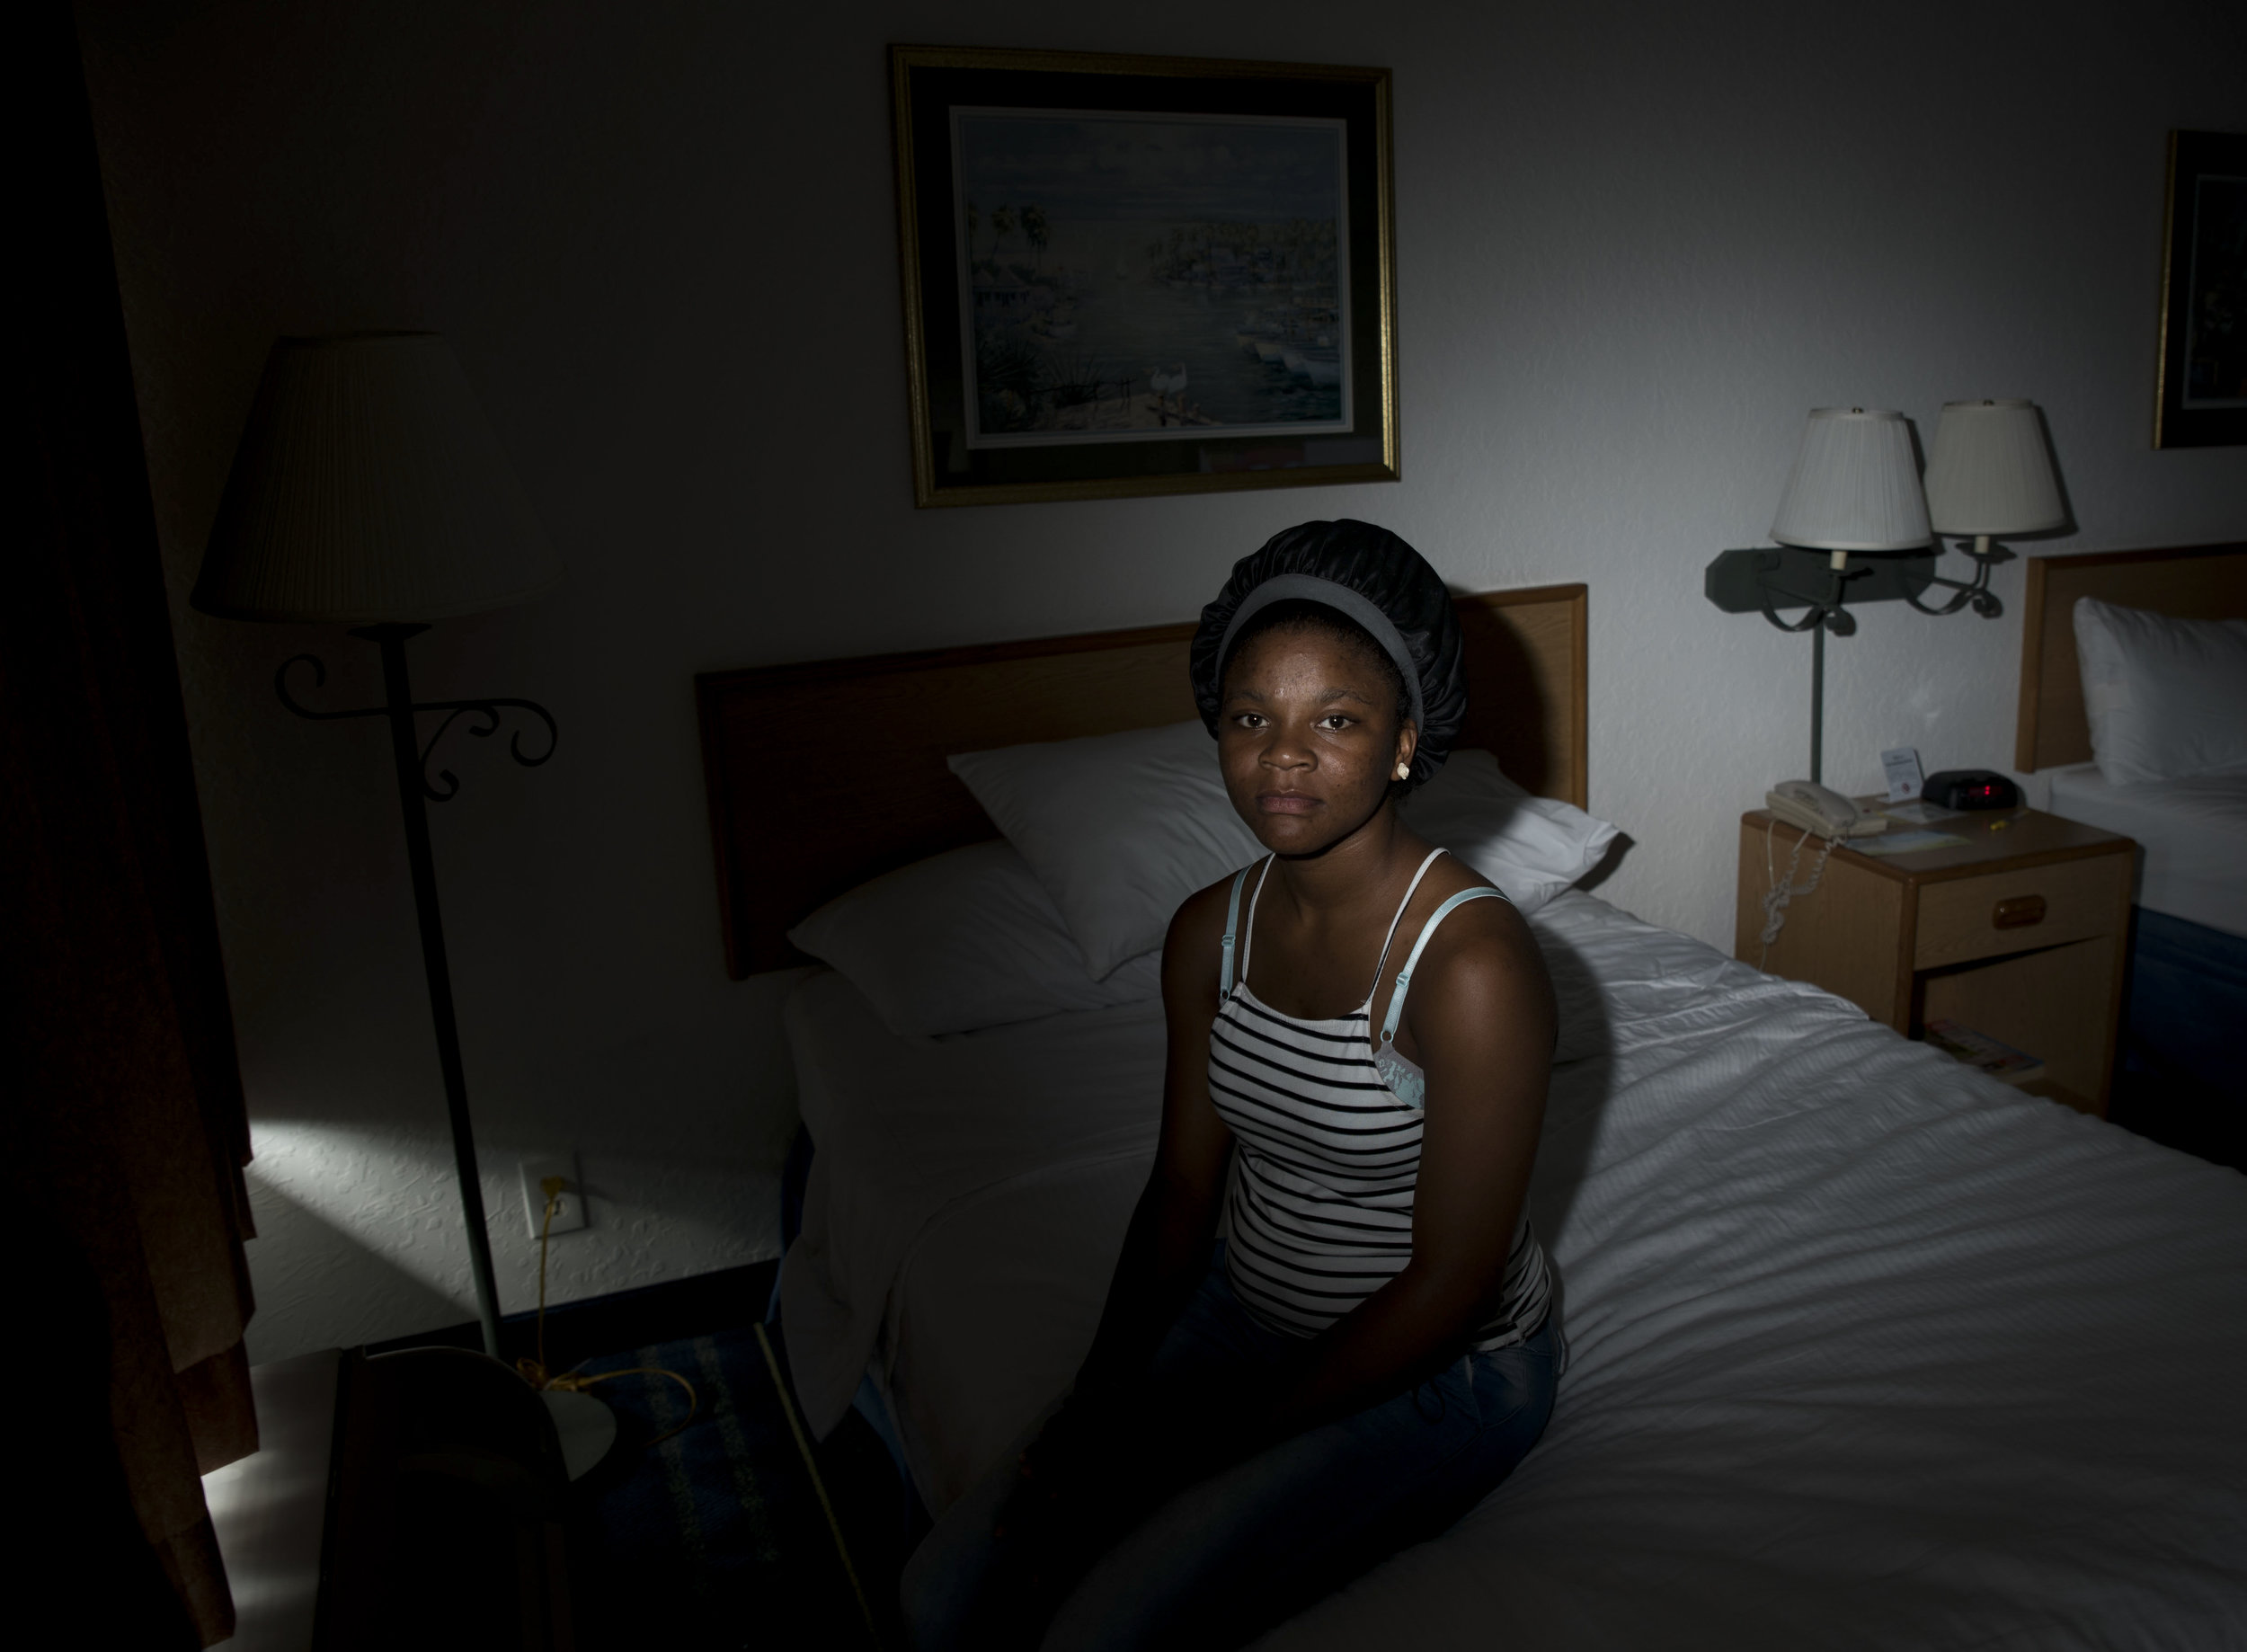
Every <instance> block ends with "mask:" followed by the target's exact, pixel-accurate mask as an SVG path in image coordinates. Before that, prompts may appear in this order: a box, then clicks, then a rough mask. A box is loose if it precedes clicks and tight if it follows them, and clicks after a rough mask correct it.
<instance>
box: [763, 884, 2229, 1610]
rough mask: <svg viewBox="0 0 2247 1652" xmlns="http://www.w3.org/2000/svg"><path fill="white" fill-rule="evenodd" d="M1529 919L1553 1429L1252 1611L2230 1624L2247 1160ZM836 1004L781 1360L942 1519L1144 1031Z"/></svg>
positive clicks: (1641, 951)
mask: <svg viewBox="0 0 2247 1652" xmlns="http://www.w3.org/2000/svg"><path fill="white" fill-rule="evenodd" d="M1537 926H1538V928H1539V929H1540V932H1541V937H1542V938H1543V939H1545V940H1546V942H1547V945H1548V950H1549V952H1550V953H1554V954H1556V955H1558V956H1559V960H1560V963H1561V968H1560V970H1559V973H1560V975H1561V979H1562V989H1563V993H1564V997H1566V996H1571V995H1572V996H1574V997H1575V998H1576V1000H1577V1001H1576V1004H1575V1006H1574V1009H1575V1013H1576V1016H1577V1017H1579V1018H1582V1017H1585V1016H1587V1015H1588V1016H1589V1017H1591V1018H1592V1019H1593V1021H1594V1023H1596V1022H1598V1021H1600V1020H1602V1019H1603V1020H1604V1021H1605V1022H1606V1023H1607V1026H1608V1027H1609V1029H1610V1030H1609V1032H1608V1033H1607V1035H1606V1039H1607V1041H1608V1042H1610V1043H1612V1053H1610V1054H1608V1055H1605V1056H1594V1057H1593V1058H1590V1059H1585V1060H1581V1061H1574V1062H1571V1063H1569V1064H1568V1066H1566V1067H1565V1068H1563V1069H1561V1070H1559V1072H1557V1074H1556V1078H1555V1083H1554V1087H1553V1097H1552V1106H1551V1109H1550V1122H1549V1124H1548V1128H1547V1131H1546V1136H1545V1141H1544V1143H1543V1146H1542V1148H1541V1155H1540V1160H1539V1168H1538V1176H1537V1180H1536V1185H1535V1187H1534V1189H1533V1193H1532V1199H1533V1205H1534V1211H1535V1214H1536V1218H1537V1221H1538V1223H1539V1227H1540V1230H1541V1232H1542V1233H1543V1235H1544V1237H1545V1239H1546V1242H1547V1244H1548V1246H1549V1248H1550V1251H1551V1254H1552V1257H1553V1259H1554V1263H1555V1266H1556V1269H1557V1271H1558V1274H1559V1281H1560V1300H1561V1302H1562V1310H1561V1312H1562V1324H1563V1326H1564V1328H1565V1330H1566V1333H1567V1336H1568V1341H1569V1343H1570V1346H1571V1349H1572V1363H1571V1364H1570V1366H1569V1369H1568V1374H1567V1377H1566V1379H1565V1380H1564V1381H1563V1383H1562V1387H1561V1392H1560V1399H1559V1405H1558V1407H1557V1408H1556V1411H1555V1414H1554V1417H1553V1421H1552V1424H1551V1426H1550V1429H1549V1430H1548V1432H1547V1434H1546V1437H1545V1439H1544V1441H1543V1443H1541V1444H1540V1446H1539V1447H1538V1449H1537V1450H1536V1451H1535V1452H1532V1454H1531V1456H1530V1457H1529V1459H1528V1460H1527V1461H1525V1462H1524V1463H1523V1466H1522V1467H1521V1468H1520V1469H1519V1470H1517V1471H1516V1472H1515V1474H1514V1477H1513V1478H1512V1479H1510V1480H1509V1481H1508V1482H1507V1483H1506V1484H1505V1486H1503V1487H1501V1488H1499V1489H1498V1490H1497V1492H1496V1493H1494V1494H1493V1496H1492V1497H1490V1498H1489V1499H1488V1500H1487V1501H1486V1502H1485V1503H1484V1504H1483V1505H1481V1506H1480V1507H1479V1509H1477V1510H1476V1511H1475V1512H1474V1513H1473V1514H1470V1516H1469V1517H1468V1518H1467V1519H1466V1520H1465V1521H1463V1522H1462V1523H1461V1524H1460V1525H1459V1526H1458V1527H1456V1528H1454V1530H1453V1531H1452V1532H1449V1533H1447V1534H1446V1535H1445V1536H1444V1537H1443V1538H1442V1539H1440V1540H1438V1541H1434V1542H1433V1543H1428V1544H1424V1545H1422V1546H1420V1547H1418V1548H1417V1549H1414V1550H1408V1552H1406V1553H1405V1554H1402V1555H1400V1556H1399V1557H1397V1558H1396V1559H1393V1560H1391V1561H1390V1562H1389V1563H1388V1564H1387V1565H1385V1566H1383V1567H1381V1568H1379V1569H1377V1570H1376V1571H1375V1572H1373V1573H1372V1574H1371V1575H1369V1576H1368V1577H1364V1578H1363V1579H1361V1580H1360V1581H1359V1582H1358V1583H1357V1584H1355V1585H1353V1586H1352V1587H1350V1588H1349V1589H1347V1590H1346V1591H1344V1592H1343V1593H1342V1594H1339V1595H1337V1596H1336V1597H1334V1598H1333V1599H1331V1600H1329V1601H1328V1602H1326V1603H1323V1604H1322V1605H1320V1606H1319V1607H1317V1608H1315V1609H1313V1610H1312V1611H1311V1612H1308V1613H1306V1614H1304V1615H1303V1616H1302V1617H1301V1618H1299V1619H1297V1620H1295V1621H1293V1622H1292V1623H1290V1624H1288V1625H1286V1626H1284V1627H1283V1629H1281V1630H1278V1631H1276V1632H1275V1633H1274V1635H1273V1636H1272V1637H1271V1638H1270V1639H1269V1641H1268V1643H1267V1644H1269V1645H1270V1646H1273V1647H1283V1648H1299V1647H1300V1648H1313V1647H1316V1648H1326V1647H1334V1648H1342V1647H1348V1648H1371V1647H1382V1648H1386V1647H1392V1646H1394V1647H1417V1646H1430V1647H1433V1646H1445V1645H1485V1644H1497V1643H1499V1642H1500V1641H1502V1642H1503V1644H1505V1646H1507V1647H1509V1648H1514V1647H1523V1648H1546V1647H1550V1648H1605V1647H1615V1648H1643V1647H1683V1646H1696V1647H1697V1646H1710V1647H1719V1646H1720V1647H1726V1648H1740V1647H1751V1648H1762V1647H1772V1646H1790V1647H1791V1646H1803V1645H1817V1646H1852V1647H1854V1646H1862V1647H1868V1648H1872V1647H1880V1648H1887V1647H1901V1646H1914V1647H1937V1646H1940V1647H1962V1648H1963V1647H1975V1648H1985V1647H2015V1646H2017V1647H2022V1648H2029V1647H2035V1648H2047V1647H2077V1646H2081V1647H2123V1646H2146V1647H2154V1646H2163V1647H2187V1646H2190V1647H2221V1646H2234V1645H2247V1639H2243V1634H2247V1631H2243V1630H2242V1629H2241V1627H2240V1626H2241V1624H2242V1623H2243V1622H2247V1584H2243V1581H2242V1571H2241V1568H2242V1564H2243V1562H2242V1557H2243V1556H2247V1427H2243V1426H2242V1422H2241V1416H2242V1410H2241V1405H2240V1401H2239V1398H2238V1396H2239V1395H2240V1394H2241V1393H2243V1392H2247V1178H2243V1177H2240V1176H2238V1175H2237V1174H2235V1173H2234V1172H2231V1171H2228V1170H2224V1169H2219V1168H2215V1167H2212V1166H2209V1165H2206V1164H2204V1163H2201V1162H2200V1161H2198V1160H2194V1159H2186V1158H2184V1157H2183V1156H2181V1155H2179V1154H2176V1153H2172V1152H2170V1151H2168V1150H2164V1149H2161V1148H2157V1147H2154V1146H2152V1145H2151V1144H2149V1143H2146V1142H2144V1141H2139V1140H2138V1139H2136V1138H2135V1137H2132V1136H2129V1135H2127V1134H2125V1133H2124V1132H2120V1131H2118V1130H2115V1129H2112V1128H2110V1127H2109V1126H2107V1125H2104V1124H2100V1123H2098V1122H2097V1121H2094V1120H2092V1119H2089V1118H2086V1117H2084V1116H2083V1115H2080V1114H2076V1113H2074V1112H2072V1111H2070V1110H2068V1109H2066V1108H2063V1107H2060V1106H2056V1105H2054V1104H2051V1103H2048V1102H2044V1101H2040V1100H2038V1099H2037V1098H2035V1097H2023V1096H2021V1095H2019V1094H2017V1093H2016V1092H2014V1091H2012V1090H2011V1089H2008V1088H2005V1087H2004V1086H2003V1085H1999V1084H1997V1083H1995V1082H1994V1081H1992V1080H1989V1079H1983V1078H1980V1077H1978V1076H1976V1075H1975V1074H1972V1073H1969V1072H1967V1071H1965V1070H1961V1069H1959V1068H1958V1067H1956V1066H1955V1065H1953V1064H1952V1063H1950V1062H1949V1061H1946V1060H1944V1059H1943V1058H1942V1057H1941V1056H1940V1055H1937V1054H1935V1053H1933V1052H1930V1051H1928V1050H1927V1049H1925V1048H1924V1047H1923V1046H1921V1045H1916V1044H1908V1043H1906V1042H1905V1041H1904V1040H1902V1039H1899V1038H1897V1037H1896V1036H1895V1035H1893V1034H1892V1033H1890V1032H1888V1031H1887V1029H1885V1028H1882V1027H1879V1026H1874V1025H1873V1024H1871V1023H1870V1022H1869V1021H1867V1020H1866V1019H1865V1018H1864V1017H1862V1016H1861V1014H1860V1013H1859V1012H1858V1011H1857V1010H1855V1009H1854V1008H1852V1007H1851V1006H1849V1005H1848V1004H1846V1003H1844V1002H1843V1001H1842V1000H1840V999H1834V998H1831V997H1828V996H1826V995H1825V994H1823V993H1820V992H1818V991H1816V990H1813V989H1810V988H1807V987H1803V986H1799V985H1797V984H1794V983H1790V982H1783V981H1775V980H1772V979H1770V978H1768V977H1764V976H1762V975H1760V974H1758V973H1756V972H1754V971H1753V970H1750V969H1748V968H1747V967H1746V966H1745V965H1742V964H1736V963H1735V962H1733V961H1731V960H1729V959H1727V958H1724V957H1723V956H1721V955H1719V954H1717V953H1715V952H1714V951H1712V950H1711V949H1710V948H1708V947H1706V946H1701V945H1700V944H1699V943H1697V942H1694V941H1692V940H1689V939H1687V938H1685V937H1682V936H1678V935H1675V934H1674V933H1671V932H1669V931H1666V930H1662V929H1657V928H1652V927H1651V926H1648V925H1645V924H1641V923H1639V922H1638V921H1636V920H1635V919H1630V918H1628V917H1626V916H1625V915H1623V914H1621V913H1620V912H1617V911H1615V910H1614V909H1612V908H1611V907H1607V906H1606V905H1604V904H1603V902H1600V901H1596V900H1594V899H1593V898H1591V897H1588V896H1583V895H1570V896H1566V897H1563V898H1562V900H1560V901H1556V902H1555V903H1554V905H1553V906H1551V907H1550V908H1548V909H1547V910H1546V911H1545V912H1543V913H1541V914H1540V915H1539V918H1538V919H1537ZM1593 979H1596V981H1597V982H1598V988H1597V990H1596V992H1595V993H1594V992H1592V991H1590V990H1589V988H1588V982H1589V981H1591V980H1593ZM854 999H856V994H855V993H853V992H852V991H851V990H850V989H849V988H848V986H847V985H845V984H844V983H842V982H841V981H838V980H835V979H834V978H831V977H827V978H814V979H813V981H810V982H807V983H806V985H805V987H804V989H803V990H801V992H800V994H799V996H798V998H797V999H796V1001H795V1004H794V1005H793V1006H792V1008H791V1015H790V1027H791V1035H792V1037H793V1038H794V1040H795V1048H796V1051H797V1056H798V1060H799V1062H800V1063H801V1064H802V1067H803V1070H804V1095H805V1106H806V1117H807V1120H808V1121H809V1122H810V1124H811V1128H812V1131H813V1137H814V1140H815V1141H817V1142H818V1144H819V1148H820V1153H819V1157H818V1158H817V1159H815V1160H814V1161H813V1182H812V1186H811V1188H810V1189H809V1192H808V1196H807V1201H806V1209H805V1229H804V1239H802V1240H800V1241H799V1244H798V1247H797V1248H796V1250H795V1251H793V1252H791V1254H790V1257H789V1261H788V1266H787V1273H786V1283H785V1284H784V1287H783V1288H784V1292H785V1304H786V1315H787V1331H788V1340H789V1346H790V1351H791V1358H792V1359H793V1360H794V1362H795V1372H796V1376H797V1380H798V1382H799V1384H800V1385H801V1386H802V1388H803V1390H804V1399H805V1403H806V1407H807V1409H808V1410H810V1411H811V1412H812V1414H813V1421H814V1424H815V1426H818V1427H819V1428H821V1429H822V1431H823V1430H824V1429H825V1428H826V1427H828V1426H831V1425H832V1423H833V1422H834V1421H835V1420H836V1419H837V1418H839V1417H840V1415H841V1413H842V1411H843V1409H844V1408H845V1407H846V1406H847V1405H848V1398H849V1394H850V1392H851V1391H852V1390H853V1389H854V1388H855V1386H856V1384H857V1380H858V1375H859V1372H860V1371H861V1370H862V1369H863V1366H864V1363H865V1361H866V1358H867V1356H868V1355H869V1354H875V1353H877V1352H878V1354H879V1357H880V1361H881V1368H882V1369H883V1370H884V1371H885V1372H886V1373H887V1375H888V1378H889V1383H890V1387H891V1390H892V1392H893V1396H894V1400H895V1408H896V1410H897V1412H898V1414H899V1419H900V1423H901V1431H902V1432H903V1434H905V1436H906V1441H907V1448H908V1452H909V1456H910V1459H911V1461H912V1465H913V1468H914V1471H915V1477H916V1479H918V1480H919V1484H920V1488H921V1491H922V1495H923V1496H924V1497H925V1498H927V1499H928V1503H929V1505H930V1507H931V1509H932V1511H940V1510H941V1508H942V1507H943V1506H944V1505H946V1504H947V1503H948V1502H949V1501H950V1499H951V1498H952V1497H955V1496H956V1495H957V1493H958V1491H959V1490H960V1489H961V1488H963V1487H964V1485H965V1484H967V1483H968V1481H969V1480H970V1479H972V1478H973V1475H974V1474H975V1473H976V1472H978V1471H980V1470H981V1468H982V1467H983V1466H984V1464H985V1463H987V1462H989V1461H991V1460H993V1459H994V1458H995V1457H996V1456H997V1455H998V1454H999V1453H1000V1452H1003V1450H1004V1449H1005V1447H1006V1445H1007V1444H1008V1442H1010V1441H1011V1440H1012V1439H1013V1438H1014V1436H1015V1435H1016V1434H1017V1433H1018V1432H1019V1431H1020V1430H1021V1429H1022V1428H1023V1427H1024V1426H1026V1424H1027V1423H1028V1422H1029V1421H1030V1420H1031V1419H1032V1418H1033V1417H1035V1414H1036V1412H1037V1411H1038V1410H1039V1409H1040V1408H1042V1407H1043V1406H1044V1404H1045V1403H1047V1402H1048V1401H1050V1399H1052V1396H1053V1395H1054V1394H1055V1393H1057V1392H1058V1391H1059V1390H1060V1389H1061V1387H1062V1385H1063V1384H1065V1383H1066V1381H1068V1378H1069V1376H1070V1372H1072V1371H1073V1369H1074V1366H1075V1363H1076V1361H1077V1359H1078V1357H1079V1355H1080V1354H1081V1352H1082V1349H1083V1347H1084V1346H1085V1344H1086V1343H1087V1342H1088V1340H1089V1337H1090V1335H1091V1330H1092V1325H1093V1321H1094V1319H1095V1318H1097V1312H1098V1308H1099V1300H1100V1296H1101V1294H1102V1292H1104V1291H1105V1288H1106V1272H1107V1268H1108V1266H1111V1265H1112V1260H1113V1257H1114V1255H1115V1248H1116V1246H1117V1244H1118V1243H1119V1242H1120V1239H1121V1236H1122V1230H1123V1222H1124V1218H1125V1216H1126V1215H1127V1214H1128V1212H1129V1209H1130V1205H1131V1202H1132V1198H1133V1197H1135V1196H1136V1194H1137V1191H1138V1186H1139V1183H1140V1180H1141V1178H1142V1177H1143V1176H1144V1174H1145V1167H1146V1163H1147V1158H1148V1154H1149V1151H1150V1149H1151V1145H1152V1137H1153V1131H1154V1124H1155V1120H1154V1102H1153V1097H1154V1092H1155V1088H1156V1085H1157V1082H1158V1079H1159V1066H1160V1059H1161V1033H1160V1026H1159V1017H1157V1016H1156V1015H1155V1014H1154V1013H1153V1007H1152V1006H1148V1007H1145V1013H1138V1014H1135V1013H1134V1012H1130V1011H1117V1010H1109V1011H1101V1012H1096V1013H1094V1014H1090V1015H1086V1016H1078V1017H1056V1018H1055V1019H1054V1020H1053V1021H1051V1022H1045V1023H1039V1024H1035V1026H1032V1027H1026V1028H1015V1029H1008V1030H1006V1031H1004V1032H1002V1033H999V1034H990V1035H977V1036H975V1037H971V1038H964V1039H952V1040H943V1041H937V1043H935V1044H927V1043H924V1044H919V1045H917V1046H914V1045H907V1044H903V1043H901V1041H896V1040H891V1039H889V1038H888V1036H887V1035H886V1034H884V1033H882V1032H881V1030H880V1028H879V1026H878V1025H876V1024H875V1023H873V1022H872V1020H871V1013H870V1012H869V1011H866V1010H865V1009H864V1008H863V1006H862V1005H861V1006H857V1007H856V1008H854V1007H853V1005H852V1000H854ZM1587 1000H1588V1001H1587ZM1578 1036H1579V1039H1581V1038H1583V1037H1585V1036H1589V1037H1591V1038H1592V1039H1593V1040H1594V1042H1596V1041H1597V1040H1598V1030H1597V1028H1596V1026H1594V1028H1593V1029H1592V1030H1591V1032H1590V1033H1589V1034H1588V1035H1586V1034H1585V1033H1584V1032H1583V1031H1582V1030H1581V1029H1579V1034H1578ZM822 1131H824V1132H826V1133H822ZM1500 1626H1503V1631H1504V1632H1503V1634H1502V1635H1501V1634H1500V1633H1499V1632H1498V1631H1499V1629H1500Z"/></svg>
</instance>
